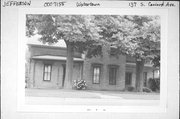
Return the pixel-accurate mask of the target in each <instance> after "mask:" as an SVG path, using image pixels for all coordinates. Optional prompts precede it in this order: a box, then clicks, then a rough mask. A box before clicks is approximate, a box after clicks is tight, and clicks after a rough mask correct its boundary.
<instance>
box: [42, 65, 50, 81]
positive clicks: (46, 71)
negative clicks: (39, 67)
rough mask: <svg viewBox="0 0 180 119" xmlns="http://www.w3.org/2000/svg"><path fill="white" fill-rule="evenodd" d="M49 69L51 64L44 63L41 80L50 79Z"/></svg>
mask: <svg viewBox="0 0 180 119" xmlns="http://www.w3.org/2000/svg"><path fill="white" fill-rule="evenodd" d="M51 71H52V65H51V64H44V72H43V80H44V81H50V80H51Z"/></svg>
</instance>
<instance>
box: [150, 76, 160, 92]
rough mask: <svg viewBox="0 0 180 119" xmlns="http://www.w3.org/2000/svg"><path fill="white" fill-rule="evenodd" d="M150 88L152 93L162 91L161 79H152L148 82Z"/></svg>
mask: <svg viewBox="0 0 180 119" xmlns="http://www.w3.org/2000/svg"><path fill="white" fill-rule="evenodd" d="M148 87H149V88H150V89H151V90H152V91H159V90H160V79H159V78H154V79H153V78H150V79H149V80H148Z"/></svg>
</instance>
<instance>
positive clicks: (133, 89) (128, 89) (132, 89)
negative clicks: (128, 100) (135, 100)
mask: <svg viewBox="0 0 180 119" xmlns="http://www.w3.org/2000/svg"><path fill="white" fill-rule="evenodd" d="M125 90H127V91H135V88H134V87H133V86H127V87H126V89H125Z"/></svg>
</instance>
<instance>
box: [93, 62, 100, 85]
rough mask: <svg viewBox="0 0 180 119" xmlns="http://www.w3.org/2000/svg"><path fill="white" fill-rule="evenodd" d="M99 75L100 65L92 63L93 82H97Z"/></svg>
mask: <svg viewBox="0 0 180 119" xmlns="http://www.w3.org/2000/svg"><path fill="white" fill-rule="evenodd" d="M100 77H101V65H93V84H99V83H100Z"/></svg>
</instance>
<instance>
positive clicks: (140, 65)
mask: <svg viewBox="0 0 180 119" xmlns="http://www.w3.org/2000/svg"><path fill="white" fill-rule="evenodd" d="M143 70H144V60H141V61H138V60H136V91H138V92H142V91H143V84H144V83H143Z"/></svg>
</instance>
